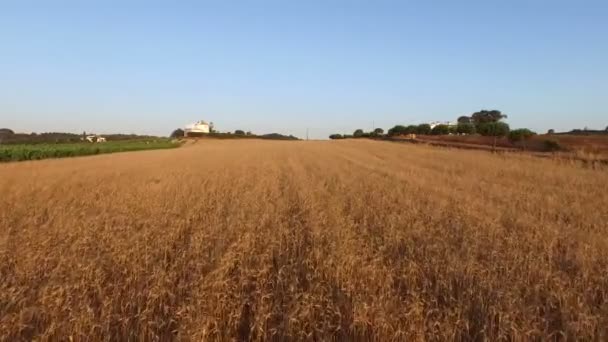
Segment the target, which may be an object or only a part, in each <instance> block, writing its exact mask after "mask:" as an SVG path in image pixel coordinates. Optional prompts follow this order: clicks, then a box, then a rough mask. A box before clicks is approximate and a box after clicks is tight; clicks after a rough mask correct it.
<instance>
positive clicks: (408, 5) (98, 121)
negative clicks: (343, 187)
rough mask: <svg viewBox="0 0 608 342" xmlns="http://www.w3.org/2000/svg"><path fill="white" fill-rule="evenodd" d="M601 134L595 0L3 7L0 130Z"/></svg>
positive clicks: (17, 0) (602, 88)
mask: <svg viewBox="0 0 608 342" xmlns="http://www.w3.org/2000/svg"><path fill="white" fill-rule="evenodd" d="M480 109H499V110H501V111H503V112H504V113H506V114H507V115H508V116H509V119H508V120H507V122H509V123H510V124H511V126H512V127H529V128H532V129H535V130H537V131H539V132H545V131H546V130H547V129H549V128H554V129H556V130H567V129H571V128H583V127H585V126H588V127H589V128H598V129H603V128H605V127H606V126H607V125H608V1H585V0H581V1H575V0H571V1H555V0H554V1H540V0H527V1H516V0H511V1H506V0H504V1H498V0H496V1H492V0H488V1H442V2H440V1H422V0H421V1H406V0H403V1H378V0H375V1H372V0H368V1H357V0H350V1H346V0H344V1H338V0H319V1H312V0H300V1H295V0H281V1H213V2H205V1H127V0H124V1H101V0H100V1H87V0H81V1H62V0H54V1H43V0H41V1H28V0H14V1H12V0H8V1H7V0H0V127H9V128H13V129H14V130H17V131H28V132H29V131H37V132H41V131H69V132H82V131H84V130H86V131H87V132H98V133H110V132H124V133H129V132H134V133H142V134H143V133H147V134H160V135H168V134H170V132H171V131H172V130H173V129H174V128H177V127H180V126H183V125H185V124H188V123H190V122H194V121H196V120H199V119H205V120H208V121H213V122H215V124H216V127H217V128H218V129H219V130H220V131H225V130H235V129H243V130H251V131H254V132H256V133H268V132H281V133H289V134H295V135H297V136H300V137H304V136H305V134H306V128H309V129H310V136H311V138H325V137H327V135H328V134H329V133H332V132H352V131H353V130H354V129H356V128H363V129H366V130H368V129H370V130H371V128H372V127H373V125H375V126H376V127H383V128H385V129H388V128H390V127H392V126H393V125H395V124H413V123H422V122H428V121H433V120H455V119H456V118H457V117H458V116H460V115H465V114H471V113H472V112H475V111H477V110H480Z"/></svg>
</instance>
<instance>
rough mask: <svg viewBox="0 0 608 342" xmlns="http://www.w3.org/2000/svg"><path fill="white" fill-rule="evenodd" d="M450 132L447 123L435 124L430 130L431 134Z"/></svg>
mask: <svg viewBox="0 0 608 342" xmlns="http://www.w3.org/2000/svg"><path fill="white" fill-rule="evenodd" d="M449 133H450V128H449V127H448V126H447V125H437V126H435V127H433V129H432V130H431V134H432V135H447V134H449Z"/></svg>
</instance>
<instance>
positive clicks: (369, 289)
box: [0, 140, 608, 340]
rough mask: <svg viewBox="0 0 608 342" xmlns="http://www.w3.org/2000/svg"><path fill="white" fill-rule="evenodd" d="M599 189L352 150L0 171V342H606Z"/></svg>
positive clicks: (349, 145)
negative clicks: (525, 341)
mask: <svg viewBox="0 0 608 342" xmlns="http://www.w3.org/2000/svg"><path fill="white" fill-rule="evenodd" d="M606 184H608V172H606V170H590V169H583V168H578V167H576V166H574V165H567V164H557V163H555V162H553V161H550V160H541V159H538V158H532V157H524V156H497V155H492V154H488V153H485V152H478V151H455V150H447V149H439V148H432V147H428V146H416V145H409V144H394V143H389V142H374V141H352V140H351V141H331V142H271V141H255V140H248V141H201V142H199V143H197V144H190V145H188V146H185V147H183V148H180V149H177V150H164V151H148V152H135V153H122V154H114V155H103V156H96V157H82V158H75V159H64V160H47V161H40V162H23V163H15V164H6V165H0V194H1V196H0V208H1V211H0V279H2V281H0V340H16V339H31V338H34V337H38V338H40V337H43V338H44V337H47V338H54V339H57V338H62V339H65V338H66V336H73V337H74V338H76V339H77V340H78V339H80V340H91V339H111V340H124V339H128V338H137V339H140V340H154V339H160V340H167V339H172V338H180V339H186V340H188V339H198V340H200V339H206V340H210V339H211V340H213V339H218V340H230V339H239V340H240V339H245V340H247V339H251V340H262V339H276V340H283V339H310V340H313V339H317V340H326V339H329V338H334V339H371V338H375V339H377V340H388V339H391V338H396V339H398V340H416V339H425V338H426V339H429V338H438V339H454V338H456V339H458V338H461V339H464V340H467V339H476V338H482V337H485V338H487V339H490V340H495V339H497V338H499V337H505V338H508V337H511V338H516V339H517V338H530V337H548V336H549V335H551V336H555V334H559V333H563V334H565V335H567V336H570V337H579V338H582V339H589V340H590V339H602V338H607V337H608V331H607V330H606V329H607V328H606V327H608V276H607V275H606V274H608V273H607V272H608V234H607V233H608V224H607V222H608V209H607V207H606V203H608V191H606Z"/></svg>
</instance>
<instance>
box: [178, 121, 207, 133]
mask: <svg viewBox="0 0 608 342" xmlns="http://www.w3.org/2000/svg"><path fill="white" fill-rule="evenodd" d="M212 130H213V122H207V121H204V120H201V121H198V122H195V123H193V124H190V125H187V126H186V127H185V128H184V136H188V134H192V133H194V134H201V133H202V134H209V133H211V131H212Z"/></svg>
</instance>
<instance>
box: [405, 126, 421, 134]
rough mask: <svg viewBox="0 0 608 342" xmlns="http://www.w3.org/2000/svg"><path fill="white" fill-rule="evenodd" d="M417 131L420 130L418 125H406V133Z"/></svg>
mask: <svg viewBox="0 0 608 342" xmlns="http://www.w3.org/2000/svg"><path fill="white" fill-rule="evenodd" d="M416 132H418V126H416V125H409V126H407V127H405V134H416Z"/></svg>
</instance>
